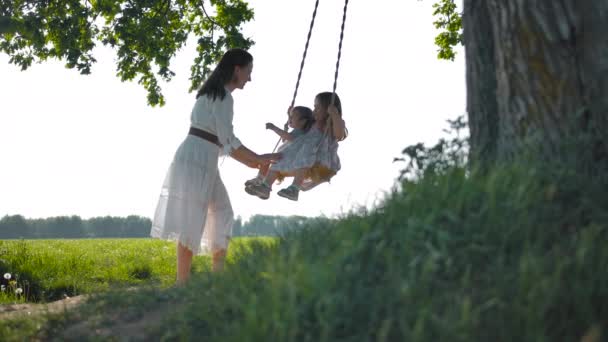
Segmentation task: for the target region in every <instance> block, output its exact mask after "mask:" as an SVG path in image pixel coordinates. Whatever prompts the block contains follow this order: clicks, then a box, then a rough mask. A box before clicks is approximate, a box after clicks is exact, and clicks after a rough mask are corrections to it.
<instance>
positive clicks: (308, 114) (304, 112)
mask: <svg viewBox="0 0 608 342" xmlns="http://www.w3.org/2000/svg"><path fill="white" fill-rule="evenodd" d="M292 110H293V111H295V112H298V115H299V116H300V120H305V121H306V122H305V123H304V127H303V128H302V130H303V131H304V132H308V130H309V129H310V128H311V127H312V125H314V123H315V117H314V116H313V115H312V109H310V108H308V107H304V106H296V107H293V109H292Z"/></svg>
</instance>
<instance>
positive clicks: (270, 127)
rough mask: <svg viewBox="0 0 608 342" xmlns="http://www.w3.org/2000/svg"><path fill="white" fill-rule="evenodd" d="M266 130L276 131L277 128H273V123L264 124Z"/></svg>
mask: <svg viewBox="0 0 608 342" xmlns="http://www.w3.org/2000/svg"><path fill="white" fill-rule="evenodd" d="M266 129H272V130H276V129H278V127H277V126H275V124H273V123H270V122H267V123H266Z"/></svg>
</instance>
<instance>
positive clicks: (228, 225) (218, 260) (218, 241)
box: [203, 175, 234, 271]
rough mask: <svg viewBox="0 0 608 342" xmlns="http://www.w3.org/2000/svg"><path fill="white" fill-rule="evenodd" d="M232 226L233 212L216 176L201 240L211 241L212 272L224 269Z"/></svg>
mask: <svg viewBox="0 0 608 342" xmlns="http://www.w3.org/2000/svg"><path fill="white" fill-rule="evenodd" d="M233 225H234V211H233V210H232V205H231V204H230V198H229V197H228V192H227V191H226V187H225V186H224V182H222V179H221V178H220V176H219V175H218V177H217V180H216V183H215V186H214V188H213V193H212V195H211V201H210V202H209V208H208V212H207V223H206V225H205V232H204V233H203V238H206V239H207V240H211V241H212V246H213V247H212V248H213V249H212V251H211V261H212V265H211V270H212V271H221V270H222V269H223V268H224V262H225V260H226V252H227V250H228V245H229V244H230V238H231V236H232V226H233Z"/></svg>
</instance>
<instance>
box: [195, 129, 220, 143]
mask: <svg viewBox="0 0 608 342" xmlns="http://www.w3.org/2000/svg"><path fill="white" fill-rule="evenodd" d="M188 134H190V135H194V136H197V137H199V138H201V139H204V140H207V141H208V142H210V143H212V144H215V145H217V146H219V147H222V144H220V141H219V139H218V138H217V135H215V134H212V133H209V132H207V131H203V130H202V129H198V128H196V127H190V130H189V131H188Z"/></svg>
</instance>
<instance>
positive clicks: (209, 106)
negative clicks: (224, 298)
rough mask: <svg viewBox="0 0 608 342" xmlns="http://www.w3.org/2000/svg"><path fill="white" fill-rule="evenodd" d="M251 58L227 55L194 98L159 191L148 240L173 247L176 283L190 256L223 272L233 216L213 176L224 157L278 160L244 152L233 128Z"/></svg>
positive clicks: (257, 163)
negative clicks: (237, 92)
mask: <svg viewBox="0 0 608 342" xmlns="http://www.w3.org/2000/svg"><path fill="white" fill-rule="evenodd" d="M252 68H253V57H252V56H251V55H250V54H249V53H248V52H247V51H245V50H242V49H232V50H229V51H227V52H226V53H225V54H224V56H223V57H222V59H221V60H220V62H219V64H218V65H217V67H216V68H215V70H214V71H213V72H212V73H211V75H210V76H209V78H208V79H207V80H206V81H205V83H204V84H203V86H202V87H201V89H200V90H199V91H198V93H197V95H196V102H195V103H194V108H193V109H192V115H191V117H190V121H191V127H190V131H189V134H188V135H187V136H186V138H185V140H184V141H183V142H182V143H181V144H180V145H179V147H178V148H177V151H176V152H175V156H174V157H173V161H172V163H171V165H170V167H169V170H168V172H167V175H166V177H165V181H164V183H163V186H162V191H161V194H160V199H159V201H158V205H157V207H156V212H155V215H154V220H153V223H152V229H151V232H150V235H151V236H152V237H155V238H160V239H169V240H174V241H176V242H177V283H178V284H182V283H184V282H185V281H186V280H188V278H189V275H190V268H191V265H192V257H193V255H197V254H203V253H204V254H211V255H212V258H213V270H219V269H221V268H222V266H223V263H224V258H225V256H226V250H227V248H228V243H229V240H230V237H231V234H232V224H233V221H234V213H233V211H232V206H231V205H230V199H229V198H228V193H227V192H226V188H225V187H224V184H223V183H222V179H221V177H220V175H219V172H218V158H219V156H220V155H225V154H228V155H230V156H232V157H233V158H234V159H236V160H237V161H239V162H241V163H243V164H245V165H247V166H249V167H252V168H260V167H265V166H267V165H268V164H269V163H270V162H271V161H273V160H276V159H277V157H278V155H276V154H265V155H258V154H256V153H254V152H252V151H251V150H249V149H248V148H246V147H245V146H244V145H243V144H242V143H241V142H240V140H239V139H238V138H237V137H236V136H235V135H234V132H233V128H232V117H233V98H232V95H231V92H232V91H233V90H234V89H237V88H238V89H243V87H244V86H245V84H246V83H247V82H248V81H250V80H251V70H252Z"/></svg>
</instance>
